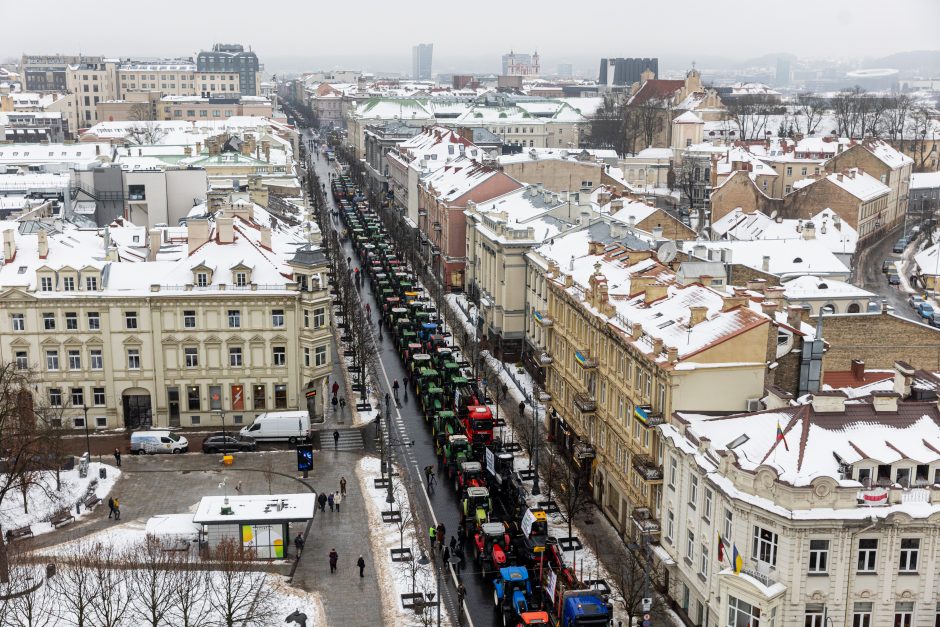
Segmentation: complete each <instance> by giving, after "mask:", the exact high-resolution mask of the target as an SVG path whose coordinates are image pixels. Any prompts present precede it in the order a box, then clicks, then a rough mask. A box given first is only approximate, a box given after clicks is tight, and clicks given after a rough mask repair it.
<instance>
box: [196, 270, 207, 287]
mask: <svg viewBox="0 0 940 627" xmlns="http://www.w3.org/2000/svg"><path fill="white" fill-rule="evenodd" d="M207 285H209V273H208V272H197V273H196V286H197V287H206V286H207Z"/></svg>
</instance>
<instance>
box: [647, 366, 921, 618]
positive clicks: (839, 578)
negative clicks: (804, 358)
mask: <svg viewBox="0 0 940 627" xmlns="http://www.w3.org/2000/svg"><path fill="white" fill-rule="evenodd" d="M897 369H898V372H897V373H896V375H895V377H896V379H895V389H896V390H898V391H883V392H874V393H872V394H871V395H870V396H867V397H864V398H862V399H856V400H854V401H852V402H847V399H846V396H845V394H844V393H843V392H827V393H819V394H815V395H813V396H812V397H811V400H810V401H809V402H807V403H806V404H794V403H793V402H792V397H791V396H790V395H786V394H783V395H781V394H779V392H778V391H775V390H773V389H771V390H770V391H769V392H770V393H769V395H768V397H767V404H768V407H767V409H766V410H763V411H758V412H752V413H742V414H734V415H714V414H705V413H699V412H682V411H680V412H677V413H676V414H675V415H674V418H673V420H672V421H671V422H670V423H669V424H664V425H661V426H660V427H659V430H660V432H661V434H662V443H663V449H664V451H663V459H664V463H665V480H664V482H665V485H664V487H663V491H662V494H663V515H664V521H665V523H664V528H663V532H662V540H661V543H660V544H658V545H656V546H655V550H654V555H657V556H661V558H662V565H661V566H660V568H662V570H663V575H664V577H663V580H664V581H665V582H666V583H667V585H668V589H669V594H670V596H671V597H672V598H673V599H674V600H675V601H676V603H677V604H678V606H679V609H680V610H681V612H682V613H684V614H685V617H686V618H687V620H688V621H689V622H690V624H693V625H734V626H738V625H758V624H760V625H778V626H782V625H806V626H808V627H826V626H827V625H852V626H859V627H874V626H875V625H898V626H903V627H915V626H916V627H932V626H933V625H936V624H937V622H938V621H940V605H938V601H940V594H938V588H937V585H936V581H937V576H938V572H937V570H938V565H940V562H938V561H937V559H936V555H937V551H938V546H940V531H938V529H940V527H938V523H940V490H938V489H937V485H938V484H940V454H938V452H937V451H938V447H937V445H938V443H940V411H938V409H937V402H936V400H935V399H934V400H933V401H930V402H923V401H911V400H906V399H907V398H908V396H909V395H910V392H911V379H910V373H911V372H913V371H912V370H911V369H910V367H909V366H907V365H906V364H899V365H898V368H897ZM778 433H779V435H778ZM735 555H739V556H740V558H741V562H742V563H741V568H740V569H738V568H735V565H734V561H733V556H735ZM667 573H668V574H667Z"/></svg>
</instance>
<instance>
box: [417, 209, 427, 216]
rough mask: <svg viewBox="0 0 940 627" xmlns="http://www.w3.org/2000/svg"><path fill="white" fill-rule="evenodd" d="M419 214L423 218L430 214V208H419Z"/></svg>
mask: <svg viewBox="0 0 940 627" xmlns="http://www.w3.org/2000/svg"><path fill="white" fill-rule="evenodd" d="M418 215H419V216H420V217H422V218H423V217H424V216H426V215H428V210H427V209H418Z"/></svg>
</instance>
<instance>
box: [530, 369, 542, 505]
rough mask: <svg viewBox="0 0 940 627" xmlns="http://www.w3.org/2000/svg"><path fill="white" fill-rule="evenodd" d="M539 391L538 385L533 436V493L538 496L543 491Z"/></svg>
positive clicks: (533, 403) (533, 416)
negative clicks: (541, 485) (540, 463)
mask: <svg viewBox="0 0 940 627" xmlns="http://www.w3.org/2000/svg"><path fill="white" fill-rule="evenodd" d="M538 398H539V391H538V388H537V387H533V388H532V421H533V422H534V425H533V438H532V448H533V449H535V476H534V477H533V478H532V495H533V496H538V495H539V494H541V493H542V490H541V488H540V487H539V403H538Z"/></svg>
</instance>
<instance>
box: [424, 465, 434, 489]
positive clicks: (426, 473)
mask: <svg viewBox="0 0 940 627" xmlns="http://www.w3.org/2000/svg"><path fill="white" fill-rule="evenodd" d="M432 474H434V470H433V469H432V468H431V465H430V464H428V465H427V466H425V467H424V482H425V483H426V484H427V485H431V475H432Z"/></svg>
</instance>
